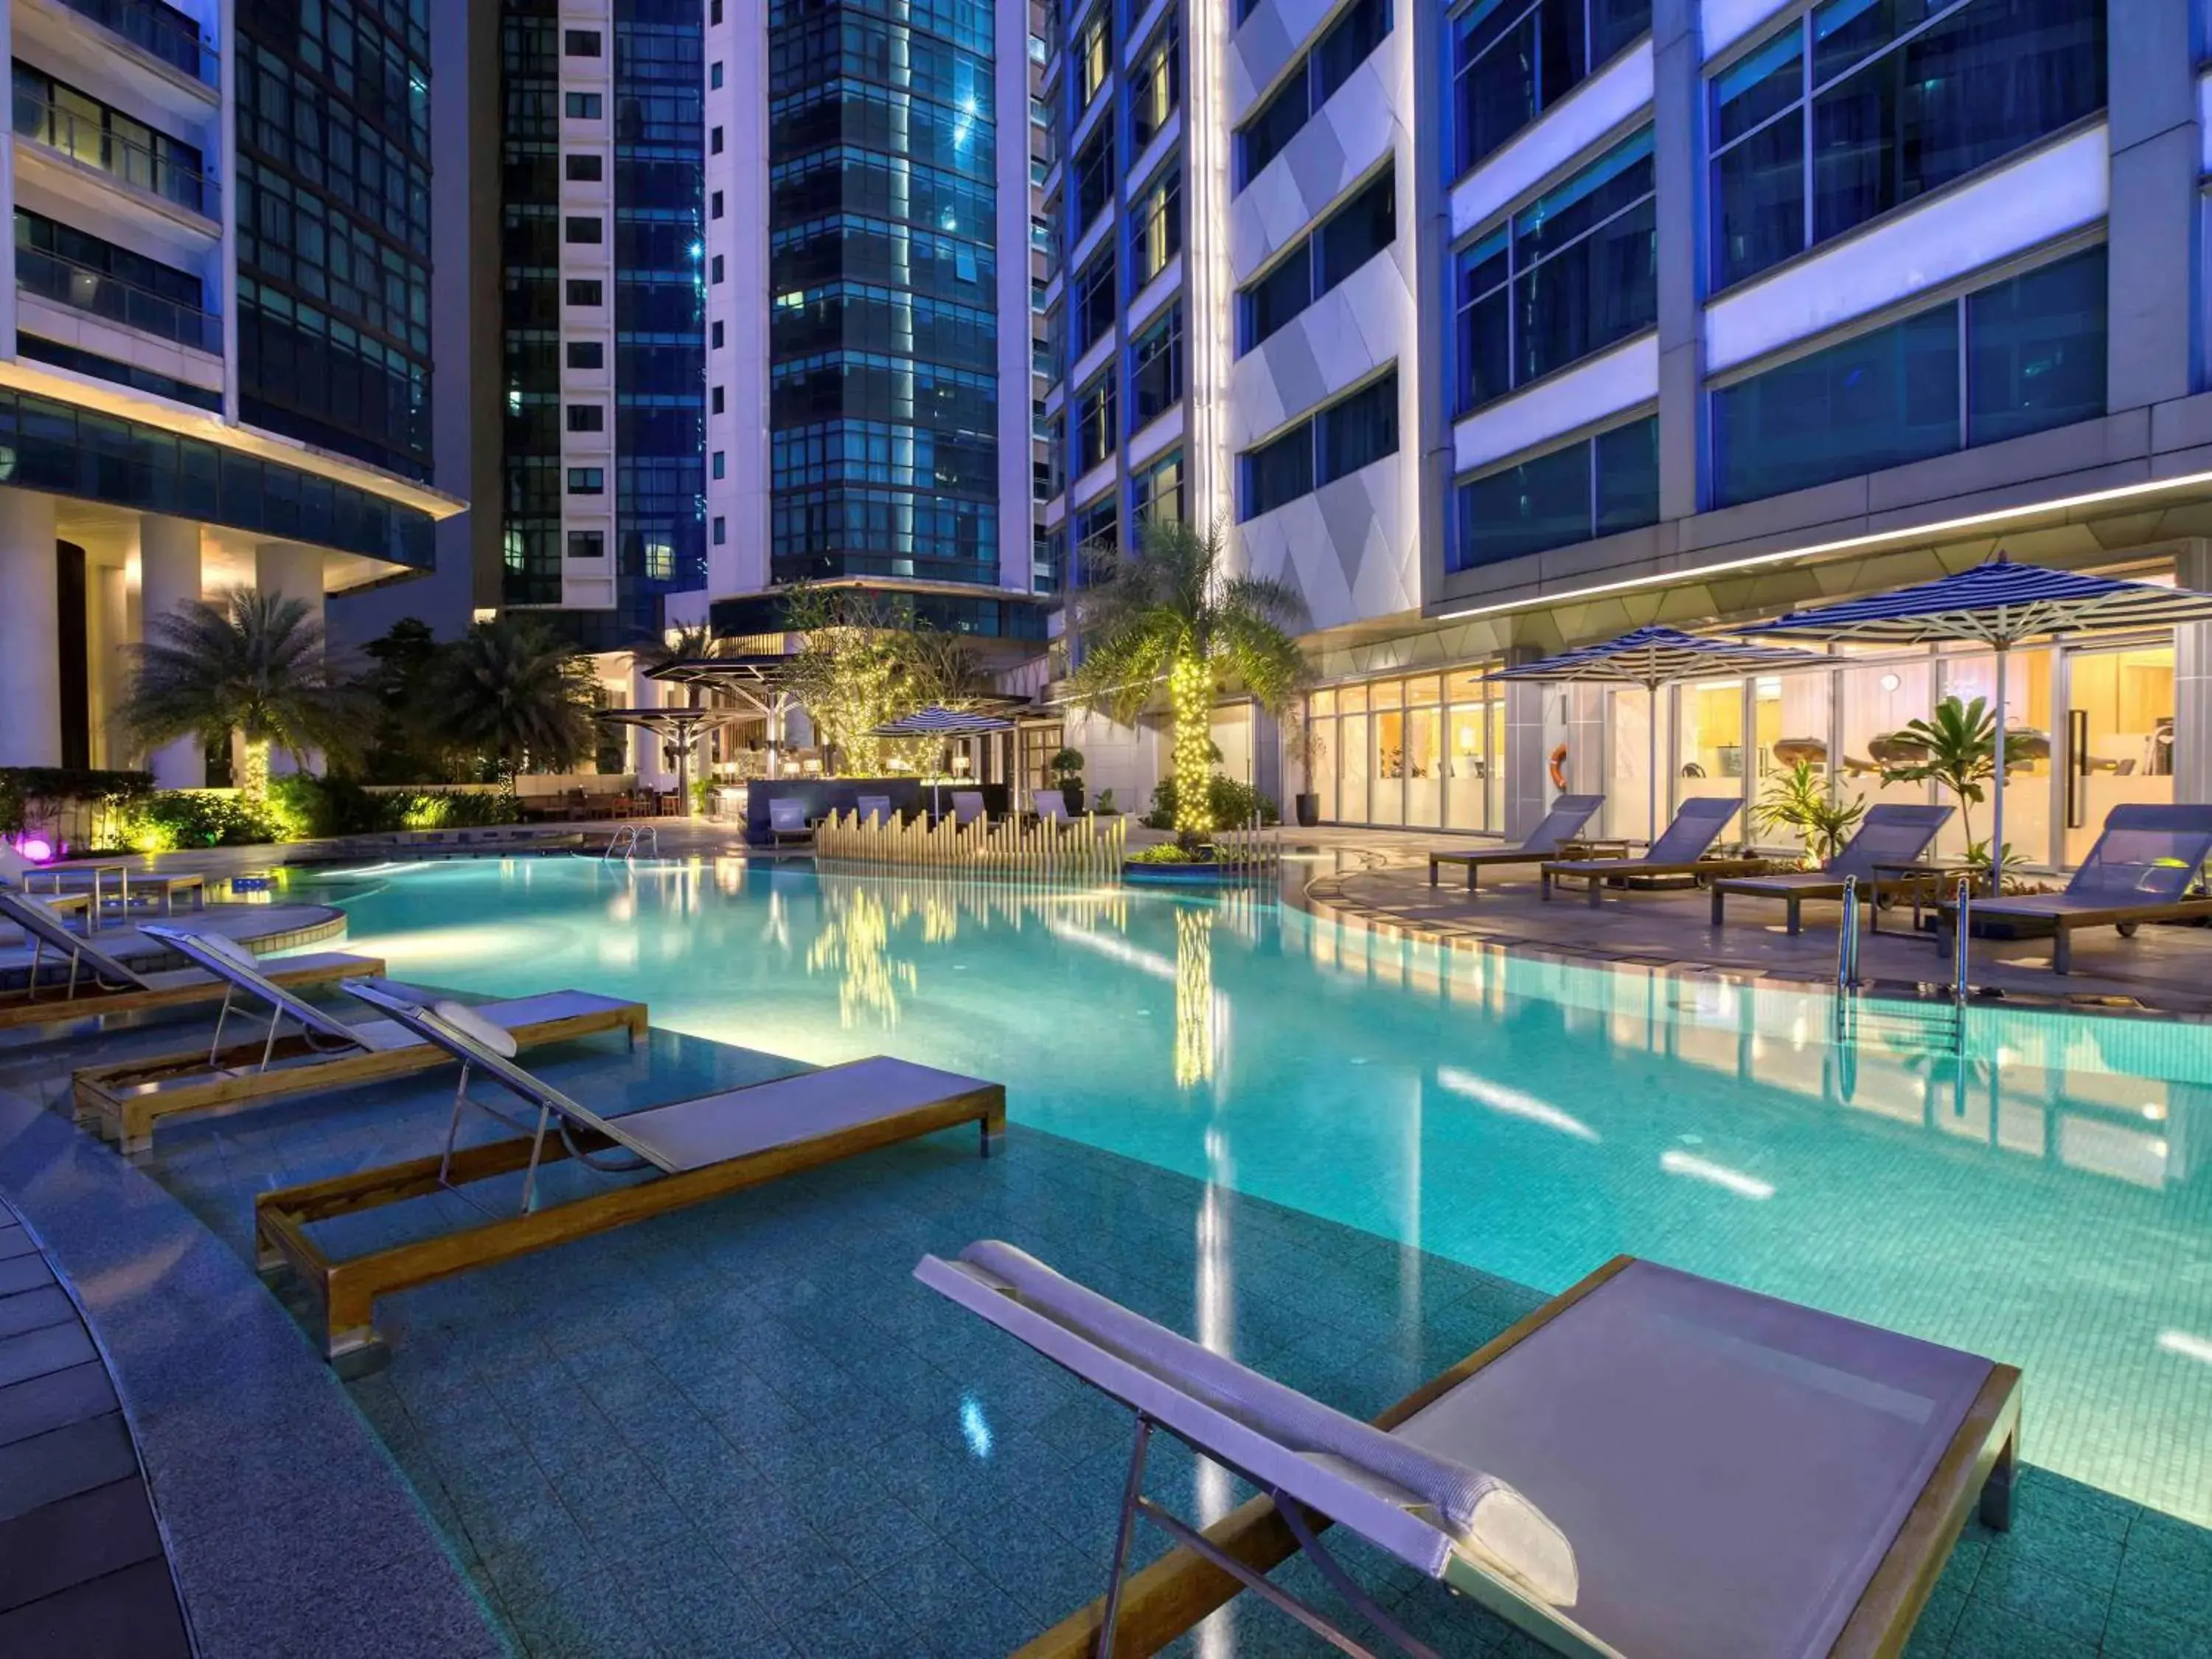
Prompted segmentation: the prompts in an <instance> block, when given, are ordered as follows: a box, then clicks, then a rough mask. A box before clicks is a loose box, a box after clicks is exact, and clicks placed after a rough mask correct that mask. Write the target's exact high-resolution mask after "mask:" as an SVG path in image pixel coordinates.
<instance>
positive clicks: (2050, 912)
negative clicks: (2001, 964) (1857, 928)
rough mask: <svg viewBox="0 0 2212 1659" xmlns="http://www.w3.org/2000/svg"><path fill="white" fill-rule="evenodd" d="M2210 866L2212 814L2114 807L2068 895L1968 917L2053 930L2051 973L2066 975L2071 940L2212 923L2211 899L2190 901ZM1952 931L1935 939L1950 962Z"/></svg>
mask: <svg viewBox="0 0 2212 1659" xmlns="http://www.w3.org/2000/svg"><path fill="white" fill-rule="evenodd" d="M2208 858H2212V806H2208V805H2199V804H2196V803H2188V804H2180V803H2177V804H2175V805H2161V804H2156V803H2151V802H2143V801H2139V802H2136V803H2135V804H2133V805H2126V806H2115V807H2114V808H2113V809H2112V812H2111V814H2110V815H2109V816H2108V817H2106V819H2105V828H2104V830H2103V832H2102V833H2101V834H2100V835H2099V836H2098V837H2097V844H2096V845H2095V846H2093V847H2092V848H2090V849H2089V856H2088V857H2087V858H2086V859H2084V860H2082V861H2081V868H2080V869H2078V870H2076V871H2075V872H2074V879H2073V880H2071V881H2069V883H2067V884H2066V890H2065V891H2064V892H2063V893H2024V894H2021V895H2019V896H2006V897H2003V898H1996V897H1992V898H1978V899H1974V900H1972V902H1971V905H1970V914H1971V915H1972V919H1973V920H1974V921H1985V920H1989V919H1991V918H1996V919H2001V920H2003V921H2024V922H2029V923H2044V922H2047V923H2049V924H2050V926H2051V929H2052V931H2053V932H2054V933H2056V934H2057V939H2056V941H2055V942H2054V944H2053V945H2052V946H2051V972H2053V973H2054V974H2063V973H2065V972H2067V971H2068V970H2069V969H2070V968H2071V967H2072V966H2073V957H2074V951H2073V935H2074V933H2075V931H2076V930H2078V929H2080V928H2083V927H2116V928H2118V930H2119V933H2120V937H2121V938H2123V939H2132V938H2133V937H2134V936H2135V932H2136V928H2138V927H2141V926H2142V924H2143V923H2144V922H2147V921H2188V920H2189V919H2190V918H2191V917H2194V916H2212V897H2204V896H2200V897H2197V898H2190V897H2186V896H2185V895H2186V894H2187V893H2188V891H2189V890H2190V888H2191V886H2193V885H2194V884H2196V881H2197V873H2198V872H2200V871H2201V870H2203V867H2204V862H2205V860H2206V859H2208ZM1938 908H1939V909H1940V910H1941V912H1942V916H1943V918H1944V921H1945V922H1946V923H1947V924H1948V922H1949V921H1950V920H1951V918H1952V917H1953V916H1954V915H1955V914H1956V912H1957V909H1958V905H1957V903H1956V902H1955V901H1950V900H1947V901H1945V902H1942V904H1941V905H1940V906H1939V907H1938ZM1952 931H1953V930H1952V928H1951V927H1949V926H1948V925H1946V926H1943V927H1938V928H1937V929H1936V948H1937V949H1938V950H1939V951H1943V952H1944V953H1946V954H1948V952H1949V951H1950V949H1951V935H1952Z"/></svg>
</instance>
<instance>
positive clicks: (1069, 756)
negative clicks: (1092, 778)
mask: <svg viewBox="0 0 2212 1659" xmlns="http://www.w3.org/2000/svg"><path fill="white" fill-rule="evenodd" d="M1044 769H1045V770H1046V771H1048V772H1049V773H1051V774H1052V775H1053V776H1054V777H1055V778H1079V777H1081V776H1082V775H1083V751H1082V750H1080V749H1062V750H1058V751H1057V752H1056V753H1054V756H1053V757H1052V758H1051V759H1050V760H1048V761H1047V762H1046V763H1044Z"/></svg>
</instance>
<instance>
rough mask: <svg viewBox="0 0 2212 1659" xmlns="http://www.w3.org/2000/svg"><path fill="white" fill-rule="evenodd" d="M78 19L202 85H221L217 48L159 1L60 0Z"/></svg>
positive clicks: (183, 17)
mask: <svg viewBox="0 0 2212 1659" xmlns="http://www.w3.org/2000/svg"><path fill="white" fill-rule="evenodd" d="M60 3H61V4H62V5H64V6H65V7H67V8H68V9H70V10H71V11H73V12H75V13H76V14H77V15H78V16H80V17H88V18H90V19H91V20H92V21H94V22H95V23H97V24H99V25H100V27H102V28H104V29H106V30H108V31H110V32H111V33H115V34H118V35H121V36H122V37H123V39H125V40H128V41H129V42H130V43H131V45H132V46H137V48H138V49H139V50H140V51H142V52H145V53H147V54H148V55H149V56H150V57H153V58H159V59H161V62H163V63H165V64H167V65H168V66H169V67H170V68H171V69H173V70H179V71H180V72H181V73H183V74H185V75H189V76H191V77H192V79H194V80H195V81H198V82H202V83H203V84H204V85H206V86H210V87H216V86H220V85H221V84H222V81H221V78H220V77H221V69H220V66H219V64H218V62H217V58H216V49H215V47H214V46H213V45H212V44H211V43H210V42H209V41H208V40H204V39H203V38H202V36H201V34H200V30H199V25H198V24H197V22H195V21H193V20H192V19H191V18H189V17H187V16H185V14H184V13H182V12H180V11H179V10H178V9H176V8H175V7H174V6H165V5H163V4H161V0H60Z"/></svg>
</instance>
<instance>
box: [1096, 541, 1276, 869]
mask: <svg viewBox="0 0 2212 1659" xmlns="http://www.w3.org/2000/svg"><path fill="white" fill-rule="evenodd" d="M1223 556H1224V550H1223V547H1222V538H1221V529H1220V526H1218V525H1216V526H1212V528H1210V529H1208V530H1206V531H1203V532H1200V531H1199V530H1196V529H1194V528H1193V527H1192V526H1189V525H1187V524H1183V523H1182V522H1180V521H1179V520H1160V519H1155V520H1150V521H1148V522H1147V523H1146V525H1145V526H1144V536H1143V540H1142V543H1141V544H1140V547H1139V551H1138V553H1137V555H1136V556H1133V557H1128V556H1122V555H1121V554H1119V553H1115V552H1110V551H1104V552H1099V553H1097V554H1094V555H1093V560H1092V568H1091V574H1093V576H1094V577H1095V578H1096V580H1095V584H1094V585H1093V586H1088V587H1085V588H1083V589H1080V590H1079V592H1077V593H1076V594H1075V595H1074V597H1073V610H1074V611H1075V621H1076V623H1077V626H1078V628H1079V630H1080V632H1081V635H1082V638H1083V642H1084V658H1083V660H1082V662H1081V663H1080V664H1079V665H1078V666H1077V668H1076V670H1075V671H1074V672H1073V674H1072V675H1071V676H1070V677H1069V681H1070V689H1071V690H1073V692H1074V694H1075V696H1076V699H1077V700H1078V701H1079V702H1081V703H1082V704H1083V705H1084V706H1085V708H1091V709H1092V710H1093V711H1095V712H1098V713H1103V714H1105V715H1107V717H1108V718H1109V719H1111V720H1115V721H1116V722H1117V723H1119V724H1121V725H1123V726H1127V725H1130V724H1132V723H1133V722H1134V721H1135V720H1136V719H1137V717H1138V715H1139V714H1140V713H1141V712H1142V711H1143V709H1144V708H1145V705H1146V703H1148V702H1151V701H1152V692H1153V688H1154V687H1155V686H1156V685H1158V683H1159V682H1160V681H1162V680H1163V679H1164V680H1165V681H1166V682H1167V685H1168V704H1169V711H1170V720H1171V721H1172V726H1173V732H1174V750H1173V753H1174V766H1173V774H1174V778H1175V784H1176V790H1175V829H1176V840H1177V841H1178V842H1181V843H1182V845H1183V846H1185V847H1191V846H1194V845H1196V844H1197V842H1199V841H1200V838H1201V837H1203V836H1205V835H1206V833H1207V832H1208V831H1209V830H1211V829H1212V828H1213V817H1212V811H1211V810H1210V806H1209V802H1208V793H1209V792H1208V790H1207V787H1206V780H1207V777H1208V776H1209V775H1210V773H1211V770H1212V768H1211V766H1210V764H1209V762H1208V758H1207V757H1208V753H1209V751H1210V750H1212V746H1213V744H1212V736H1211V734H1210V727H1211V725H1212V708H1213V693H1214V690H1215V687H1216V685H1217V684H1218V681H1219V679H1220V678H1222V677H1223V676H1225V675H1233V676H1234V677H1236V678H1237V679H1239V680H1242V681H1243V683H1244V685H1245V687H1246V688H1247V689H1248V690H1249V691H1250V692H1251V694H1252V696H1254V698H1255V699H1256V700H1257V701H1258V702H1259V703H1260V705H1261V707H1262V708H1266V709H1267V710H1268V711H1269V712H1270V713H1279V711H1280V710H1281V709H1283V708H1285V706H1287V705H1288V703H1289V702H1290V701H1291V696H1293V695H1294V694H1295V693H1296V691H1297V688H1298V686H1299V685H1300V684H1302V683H1303V682H1304V678H1305V674H1306V664H1305V657H1304V653H1302V652H1301V651H1300V650H1299V649H1298V644H1297V641H1296V640H1295V639H1293V638H1292V637H1291V634H1290V631H1289V630H1290V628H1291V625H1293V624H1294V623H1296V622H1297V620H1298V619H1300V618H1301V617H1303V616H1304V609H1305V607H1304V602H1303V601H1302V600H1301V599H1299V597H1298V594H1297V590H1296V589H1294V588H1292V587H1291V586H1289V584H1287V583H1285V582H1279V581H1273V580H1267V579H1266V578H1262V577H1257V576H1231V575H1228V574H1225V573H1224V571H1223V570H1222V568H1221V567H1222V562H1223Z"/></svg>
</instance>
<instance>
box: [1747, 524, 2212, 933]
mask: <svg viewBox="0 0 2212 1659" xmlns="http://www.w3.org/2000/svg"><path fill="white" fill-rule="evenodd" d="M2201 622H2212V593H2198V592H2193V591H2191V589H2188V588H2178V587H2166V586H2160V585H2159V584H2157V583H2155V582H2131V581H2122V580H2118V579H2117V578H2115V577H2111V576H2091V575H2087V574H2082V573H2081V572H2080V571H2074V570H2051V569H2047V568H2045V567H2043V566H2041V565H2033V564H2015V563H2014V562H2012V561H2011V560H2010V559H2009V558H2008V557H2007V556H2005V555H2004V554H2002V553H1999V554H1998V555H1997V556H1996V557H1995V558H1993V559H1990V560H1989V561H1987V562H1984V563H1982V564H1978V565H1976V566H1975V567H1974V568H1972V569H1971V570H1961V571H1960V572H1959V573H1958V574H1955V575H1951V576H1941V577H1938V578H1937V579H1936V580H1934V581H1930V582H1917V583H1915V584H1914V585H1913V586H1911V587H1900V588H1899V589H1898V590H1897V591H1896V592H1893V593H1875V594H1871V595H1869V597H1867V598H1865V599H1845V600H1843V601H1842V602H1841V603H1839V604H1836V605H1818V606H1815V607H1814V608H1813V609H1810V610H1807V611H1790V612H1789V613H1788V614H1787V615H1785V616H1781V617H1776V618H1775V619H1774V620H1773V621H1772V622H1767V623H1756V624H1754V625H1753V626H1752V627H1749V628H1741V629H1737V630H1736V631H1737V632H1738V633H1740V634H1757V635H1779V636H1782V637H1784V638H1790V639H1810V640H1864V641H1871V642H1875V643H1879V644H1883V645H1926V644H1929V643H1931V642H1933V641H1940V640H1966V641H1972V642H1974V643H1977V644H1980V645H1986V646H1988V647H1990V649H1992V650H1993V651H1995V652H1996V659H1997V696H1996V730H1997V738H1996V745H1995V747H1996V755H1995V757H1994V760H1995V767H1996V772H1995V778H1996V810H1995V814H1994V816H1995V817H1996V827H1995V829H1993V830H1992V831H1991V832H1990V882H1991V884H1992V886H1995V887H1997V888H1998V890H2002V882H2003V879H2004V778H2005V752H2004V751H2005V743H2004V732H2005V730H2006V727H2005V661H2006V657H2007V655H2008V653H2009V652H2010V651H2011V649H2012V647H2014V646H2015V645H2017V644H2019V643H2020V642H2021V641H2023V640H2031V639H2036V638H2039V637H2040V636H2042V635H2045V634H2074V633H2093V632H2100V631H2106V630H2110V629H2125V628H2155V627H2165V626H2172V625H2173V624H2176V623H2201Z"/></svg>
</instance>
